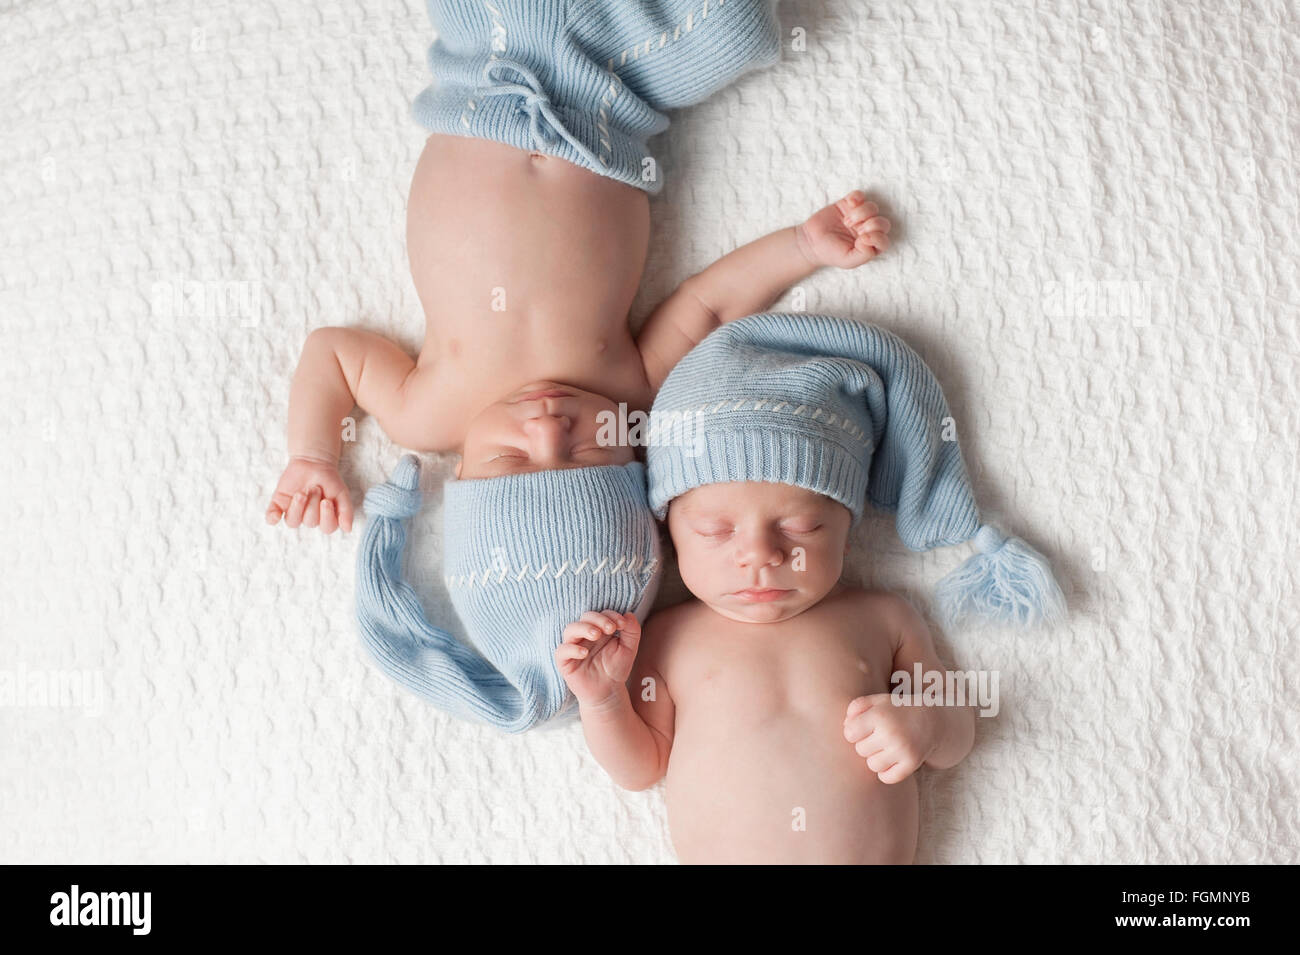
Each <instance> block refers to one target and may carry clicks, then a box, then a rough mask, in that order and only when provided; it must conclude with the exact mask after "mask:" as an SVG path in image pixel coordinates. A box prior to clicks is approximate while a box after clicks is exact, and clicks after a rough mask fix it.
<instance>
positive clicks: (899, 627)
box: [822, 587, 923, 640]
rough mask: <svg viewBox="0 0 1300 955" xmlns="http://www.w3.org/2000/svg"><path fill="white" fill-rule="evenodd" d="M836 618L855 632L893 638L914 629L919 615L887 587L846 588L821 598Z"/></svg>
mask: <svg viewBox="0 0 1300 955" xmlns="http://www.w3.org/2000/svg"><path fill="white" fill-rule="evenodd" d="M822 604H823V606H825V608H826V610H827V611H829V612H830V613H832V614H834V615H835V617H836V619H838V620H843V621H845V622H846V623H849V624H851V625H852V628H853V631H854V632H855V633H860V634H863V635H872V634H876V635H879V634H883V635H885V636H887V637H889V638H890V639H891V640H894V639H895V638H896V637H897V636H898V635H899V634H901V633H903V632H905V631H908V630H913V629H915V628H916V627H917V626H918V625H922V626H923V624H921V623H920V621H921V616H920V614H919V613H918V612H917V610H916V608H915V607H913V606H912V604H911V603H910V602H909V601H908V599H907V598H906V597H904V596H903V595H902V594H899V593H895V592H893V591H890V590H876V589H865V588H860V587H846V588H845V589H844V590H842V591H840V592H839V593H836V594H833V595H831V596H830V597H827V598H826V599H825V600H823V601H822Z"/></svg>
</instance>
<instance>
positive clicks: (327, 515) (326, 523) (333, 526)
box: [320, 497, 339, 534]
mask: <svg viewBox="0 0 1300 955" xmlns="http://www.w3.org/2000/svg"><path fill="white" fill-rule="evenodd" d="M320 529H321V531H323V532H324V533H326V534H333V533H334V532H335V531H336V530H338V529H339V521H338V513H337V512H336V511H335V510H334V502H333V501H331V500H330V499H329V498H328V497H327V498H325V500H323V501H321V502H320Z"/></svg>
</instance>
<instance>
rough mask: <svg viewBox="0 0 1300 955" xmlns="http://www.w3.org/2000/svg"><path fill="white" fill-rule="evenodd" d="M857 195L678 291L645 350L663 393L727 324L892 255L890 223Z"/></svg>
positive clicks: (649, 372) (646, 335)
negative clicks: (827, 275) (811, 279)
mask: <svg viewBox="0 0 1300 955" xmlns="http://www.w3.org/2000/svg"><path fill="white" fill-rule="evenodd" d="M878 212H879V210H878V209H877V208H876V204H875V203H873V202H868V201H867V197H866V196H865V195H863V193H862V192H861V191H858V190H854V191H853V192H851V193H849V194H848V195H847V196H845V197H844V198H843V199H841V200H839V202H835V203H832V204H831V205H829V206H826V207H825V208H824V209H821V210H819V211H818V212H815V213H814V214H813V215H811V216H809V217H808V219H807V220H806V221H804V222H802V223H800V224H799V225H796V226H790V227H788V228H785V229H781V230H780V231H778V232H773V233H771V234H770V235H765V236H763V238H761V239H758V240H757V241H754V242H751V243H749V244H748V245H744V246H741V247H740V248H739V249H736V250H735V251H734V252H731V253H729V254H727V255H725V256H723V257H722V258H721V259H719V260H718V261H717V262H714V263H713V264H712V265H710V266H709V267H708V268H707V269H705V270H704V271H703V272H700V273H698V274H697V275H693V276H691V277H690V278H688V279H687V280H686V281H685V282H683V283H682V284H681V285H680V286H678V288H677V290H676V291H675V292H673V294H672V295H670V296H669V297H668V298H667V299H665V300H664V301H663V303H662V304H661V305H660V306H659V307H658V308H657V309H655V311H654V312H653V313H652V314H651V315H650V317H649V318H647V319H646V322H645V325H644V326H642V328H641V333H640V334H639V335H638V336H637V346H638V347H639V348H640V350H641V360H642V363H643V364H644V365H645V370H646V378H647V379H648V380H649V382H650V386H651V387H652V388H653V389H655V390H656V391H657V390H658V389H659V386H660V385H661V384H663V381H664V379H665V378H667V377H668V372H670V371H672V369H673V366H674V365H676V364H677V362H678V361H679V360H681V358H682V357H683V356H684V355H685V354H686V353H687V352H688V351H690V350H691V349H692V348H694V347H695V346H696V345H698V344H699V343H700V342H701V341H702V340H703V339H704V337H705V336H706V335H708V334H709V332H711V331H713V330H714V329H715V328H717V327H718V326H719V325H720V324H722V323H724V322H730V321H734V320H735V319H737V318H744V317H745V316H746V315H753V314H755V313H756V312H761V311H763V310H764V309H766V308H767V307H768V306H769V305H771V304H772V302H774V301H775V300H776V299H777V298H779V297H780V296H781V294H782V293H783V292H784V291H785V290H786V289H788V288H789V287H790V286H792V285H794V284H795V283H796V282H798V281H800V280H801V279H804V278H807V277H808V276H809V275H811V274H812V273H813V272H815V271H817V270H818V269H820V268H823V267H826V266H835V267H837V268H841V269H855V268H857V267H858V266H860V265H864V264H865V263H867V262H869V261H871V260H872V259H873V258H875V257H876V255H877V254H879V253H880V252H883V251H884V250H885V249H887V248H888V247H889V235H888V234H889V220H888V219H886V218H885V217H884V216H881V215H877V213H878Z"/></svg>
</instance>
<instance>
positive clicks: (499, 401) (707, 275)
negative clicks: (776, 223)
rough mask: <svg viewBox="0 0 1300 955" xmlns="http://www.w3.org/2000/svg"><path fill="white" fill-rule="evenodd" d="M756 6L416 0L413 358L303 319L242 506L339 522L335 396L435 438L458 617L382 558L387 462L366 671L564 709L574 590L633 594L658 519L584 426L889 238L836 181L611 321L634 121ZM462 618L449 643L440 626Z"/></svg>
mask: <svg viewBox="0 0 1300 955" xmlns="http://www.w3.org/2000/svg"><path fill="white" fill-rule="evenodd" d="M774 8H775V2H774V0H710V2H707V3H700V2H699V0H493V2H491V3H482V2H469V0H430V3H429V15H430V17H431V19H432V21H433V24H434V26H435V28H436V29H437V33H438V37H437V42H436V43H435V44H434V45H433V48H432V49H431V50H430V55H429V64H430V67H431V70H432V72H433V79H434V82H433V83H432V84H431V85H430V87H429V88H428V89H426V90H424V91H423V92H421V93H420V95H419V96H418V97H417V98H416V101H415V103H414V106H413V114H414V116H415V118H416V119H417V120H418V121H419V122H420V123H421V124H423V125H424V126H425V127H426V128H428V129H429V130H430V131H431V134H432V135H430V137H429V140H428V142H427V144H426V146H425V148H424V151H423V154H422V155H421V157H420V160H419V163H418V165H417V168H416V170H415V174H414V178H413V181H412V184H411V194H410V200H409V203H408V214H407V249H408V253H409V258H410V265H411V275H412V278H413V279H414V283H415V287H416V291H417V292H418V294H419V297H420V301H421V304H422V305H423V308H424V312H425V316H426V330H425V334H424V340H423V343H422V345H421V348H420V350H419V354H418V356H417V357H416V358H412V357H411V355H409V354H408V353H407V351H406V350H405V349H403V348H402V347H400V346H399V345H398V344H396V343H395V342H392V341H390V340H388V339H386V338H383V337H381V336H379V335H375V334H373V333H371V332H368V331H363V330H361V329H356V328H321V329H318V330H316V331H314V332H312V334H311V335H309V336H308V339H307V342H306V344H305V346H304V348H303V354H302V358H301V360H300V362H299V366H298V369H297V372H296V373H295V375H294V380H293V385H292V389H291V393H290V399H289V442H288V443H289V456H290V460H289V463H288V465H287V466H286V468H285V470H284V473H283V475H282V476H281V478H280V480H279V483H278V486H277V487H276V489H275V492H274V494H273V496H272V500H271V504H270V506H269V507H268V509H267V520H268V521H269V522H270V523H273V524H274V523H277V522H279V521H280V520H281V519H283V520H284V521H285V523H286V524H287V525H288V526H289V527H299V526H305V527H319V528H320V529H321V530H323V531H325V532H327V533H328V532H331V531H333V530H336V529H338V528H339V527H342V528H344V529H348V528H350V526H351V523H352V504H351V500H350V498H349V495H348V491H347V487H346V485H345V484H344V483H343V480H342V478H341V477H340V474H339V470H338V462H339V456H340V453H341V450H342V434H341V429H340V422H341V421H342V420H343V419H344V418H345V417H347V416H349V415H351V414H352V413H353V409H354V406H360V407H361V408H362V409H364V410H365V411H367V412H369V413H370V414H372V415H374V416H375V417H376V418H378V420H379V423H380V424H381V426H382V427H383V429H384V431H385V432H386V433H387V434H388V435H389V436H390V437H391V438H392V439H393V440H394V441H395V442H397V443H398V444H401V445H402V446H404V447H406V448H409V449H412V450H415V451H449V452H455V453H457V454H459V455H460V462H459V464H458V465H457V469H456V478H457V479H456V480H454V481H450V482H448V483H447V485H446V488H445V492H444V499H443V559H444V577H445V582H446V586H447V589H448V592H449V595H450V598H451V602H452V605H453V607H454V609H455V611H456V617H457V621H455V622H452V621H441V622H439V623H431V622H430V621H428V620H427V619H426V618H425V614H424V612H423V611H422V609H421V603H420V601H419V600H418V599H417V597H416V594H415V592H414V590H413V589H412V587H411V586H410V585H409V584H408V582H407V581H406V579H405V577H404V572H403V567H402V563H403V558H404V554H405V547H406V525H407V523H408V522H409V520H410V518H411V517H412V516H413V515H414V514H415V513H416V511H417V510H418V509H419V508H420V505H421V500H422V498H421V494H420V490H419V466H418V463H417V461H416V459H415V458H407V459H404V460H403V461H402V463H401V464H400V465H399V466H398V467H397V469H396V470H395V472H394V473H393V474H392V476H391V477H390V480H389V481H388V482H386V483H385V484H383V485H381V486H379V487H376V488H373V489H372V490H371V491H370V493H369V494H368V495H367V497H366V514H367V524H366V527H365V531H364V534H363V537H362V540H361V542H360V545H359V548H358V555H357V620H358V627H359V629H360V632H361V638H362V641H363V643H364V645H365V646H366V648H367V649H368V650H369V652H370V653H371V655H372V656H373V657H374V659H375V660H376V662H377V663H378V665H379V667H380V668H381V669H382V670H383V671H384V672H385V673H386V674H387V675H388V676H390V677H391V678H393V679H394V680H396V681H397V682H398V683H400V684H402V685H403V686H405V687H407V688H408V689H411V690H413V691H414V692H416V693H418V694H419V695H420V696H422V697H423V698H424V699H426V700H428V701H429V702H431V703H433V704H435V705H437V706H439V707H441V708H442V709H445V710H447V711H449V712H451V713H454V714H455V715H457V716H462V717H465V718H467V719H475V720H480V721H483V722H486V723H488V724H490V725H492V726H495V727H498V728H500V729H502V730H505V731H508V732H519V731H521V730H526V729H528V728H530V727H532V726H536V725H538V724H539V723H543V722H546V721H548V720H550V719H552V718H554V717H555V716H557V715H559V714H560V713H562V712H564V711H565V709H566V708H567V707H569V705H570V704H571V703H572V701H573V698H572V696H571V694H569V692H568V689H567V687H566V686H565V684H564V681H563V680H562V679H561V678H560V676H559V674H558V673H557V672H556V670H555V663H554V660H553V653H554V650H555V648H556V646H557V645H558V644H559V641H560V633H561V631H562V629H563V627H564V624H566V623H567V622H569V621H571V620H573V619H574V618H575V617H576V616H577V615H578V614H580V613H582V612H584V611H586V610H590V609H591V608H592V607H601V608H611V609H614V610H617V611H620V612H623V613H629V614H638V613H640V614H644V613H645V612H646V610H647V609H648V607H649V602H650V601H651V600H652V599H653V596H654V589H655V584H656V582H657V580H658V574H659V561H658V550H657V546H658V536H657V529H656V526H655V523H654V519H653V517H652V516H651V515H650V513H649V509H648V504H647V500H646V488H645V477H644V471H643V467H642V465H641V464H640V463H639V462H637V461H636V460H635V459H634V448H633V446H632V443H631V441H629V440H623V441H612V442H611V441H608V440H605V438H604V435H603V424H604V422H606V421H607V420H608V419H609V418H610V417H614V418H630V417H631V416H632V415H633V414H634V413H636V412H641V413H644V412H645V411H646V410H648V409H649V407H650V402H651V401H652V399H653V397H654V395H655V392H656V391H657V389H658V387H659V385H660V383H661V382H662V381H663V379H664V377H665V376H666V375H667V374H668V371H669V370H670V369H671V368H672V367H673V365H674V364H675V363H676V362H677V360H678V359H679V358H680V357H681V356H682V355H684V354H685V353H686V352H687V351H688V350H689V349H690V348H691V347H692V346H693V345H695V344H696V343H697V342H699V341H700V340H701V339H702V338H704V336H705V335H706V334H707V333H708V332H709V331H711V330H712V329H713V328H714V327H717V326H718V325H719V324H720V323H723V322H726V321H728V320H731V319H734V318H738V317H741V316H744V315H747V314H750V313H752V312H754V311H757V310H759V309H761V308H766V307H767V306H768V305H770V304H771V302H772V300H773V299H774V298H775V297H776V296H777V295H779V294H780V293H781V292H782V291H783V290H784V289H785V288H786V287H788V286H789V285H790V284H792V283H793V282H795V281H798V280H799V279H801V278H803V277H804V276H806V275H808V274H809V273H810V272H812V271H814V270H815V269H816V268H818V267H821V266H838V267H842V268H854V267H857V266H859V265H862V264H863V263H865V262H867V261H868V260H870V259H871V258H872V257H873V256H874V255H876V254H877V253H878V252H879V251H881V250H883V249H884V248H885V247H886V245H887V238H886V232H887V231H888V222H887V221H886V220H885V219H884V218H883V217H880V216H878V215H877V211H878V210H877V209H876V207H875V206H874V205H872V204H871V203H869V202H867V201H866V198H865V197H864V196H863V195H862V194H861V193H856V192H855V193H852V194H850V195H849V196H846V197H845V198H844V199H842V200H840V201H839V202H838V203H835V204H833V205H830V206H827V207H826V208H825V209H823V210H822V211H821V212H819V213H817V214H815V215H814V216H812V217H811V218H810V219H809V220H808V221H807V222H805V223H803V224H802V225H800V226H797V227H791V228H788V229H783V230H781V231H779V232H777V233H774V234H772V235H770V236H767V237H765V238H763V239H760V240H758V241H757V242H754V243H751V244H750V245H748V246H746V247H744V248H741V249H738V250H736V251H735V252H733V253H731V254H730V255H728V256H726V257H725V258H723V259H722V260H720V261H719V262H717V263H715V264H714V265H713V266H711V267H710V268H708V269H706V270H705V271H704V272H702V273H700V274H699V275H696V276H694V277H692V278H690V279H688V280H687V281H686V282H685V283H683V284H682V286H681V287H680V288H678V289H677V290H676V291H675V292H674V293H673V294H672V295H671V296H669V298H668V299H667V300H665V301H664V302H663V303H662V304H661V305H660V306H659V308H657V309H656V310H655V311H654V312H653V313H652V314H651V315H650V316H649V317H648V318H647V320H646V321H645V323H644V325H643V326H642V328H641V330H640V332H639V334H638V335H637V336H635V337H633V335H632V333H631V331H630V329H629V325H628V313H629V310H630V308H631V306H632V301H633V297H634V295H635V294H636V291H637V287H638V285H639V283H640V279H641V273H642V269H643V266H644V263H645V257H646V251H647V246H648V233H649V209H648V198H647V197H648V196H649V195H651V194H654V193H657V192H658V191H659V190H660V188H661V187H662V181H663V178H662V175H661V172H660V168H659V164H658V160H657V158H656V157H655V156H654V155H653V153H652V151H651V150H650V149H649V147H648V145H647V142H648V140H650V139H651V138H652V137H654V136H655V135H657V134H658V133H661V132H663V131H664V130H665V129H666V128H667V126H668V120H667V118H666V116H665V115H664V112H663V111H665V110H673V109H678V108H681V107H684V106H689V105H691V104H693V103H697V102H700V101H702V100H703V99H705V98H707V97H708V96H710V95H711V94H712V93H714V92H716V91H717V90H719V89H721V88H722V87H724V86H726V85H727V84H729V83H731V82H733V81H734V80H735V79H737V78H738V77H739V76H741V75H743V74H744V73H746V72H748V71H750V70H753V69H757V68H760V67H763V66H765V65H769V64H771V63H773V62H775V61H776V60H777V59H779V56H780V47H781V37H780V30H779V25H778V22H777V19H776V16H775V12H774ZM453 623H455V624H459V627H460V629H461V630H462V631H463V633H464V636H465V637H467V638H468V644H466V643H462V642H460V641H458V640H457V639H456V637H455V635H454V634H453V631H454V630H456V629H457V627H456V626H454V625H453Z"/></svg>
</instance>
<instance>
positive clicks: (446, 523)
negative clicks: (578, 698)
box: [357, 455, 661, 733]
mask: <svg viewBox="0 0 1300 955" xmlns="http://www.w3.org/2000/svg"><path fill="white" fill-rule="evenodd" d="M421 503H422V498H421V494H420V466H419V461H418V459H417V458H415V457H414V456H412V455H407V456H406V457H404V458H402V460H401V462H400V463H399V464H398V465H397V467H396V468H395V469H394V471H393V473H392V476H391V477H390V478H389V480H388V481H387V482H386V483H384V484H380V485H378V486H376V487H372V488H371V489H370V491H369V493H367V494H366V500H365V508H366V525H365V529H364V530H363V532H362V535H361V543H360V545H359V547H358V548H357V623H358V626H359V628H360V631H361V641H362V643H363V644H364V646H365V647H366V649H367V650H368V651H369V653H370V655H371V656H372V657H373V658H374V660H375V663H376V664H377V665H378V667H379V669H380V670H382V671H383V672H384V673H385V674H386V675H387V676H389V677H390V678H391V679H393V680H394V681H396V682H397V683H398V684H400V685H402V686H404V687H406V688H407V689H408V690H410V691H412V692H414V693H416V694H417V695H418V696H420V697H421V698H423V699H424V700H426V701H427V702H429V703H432V704H434V705H435V706H437V707H439V708H440V709H443V710H445V711H447V712H448V713H451V714H453V715H455V716H459V717H461V718H464V719H468V720H475V721H478V722H482V723H487V724H489V725H491V726H495V727H497V728H498V729H500V730H503V731H505V732H508V733H518V732H522V731H524V730H527V729H530V728H532V727H534V726H537V725H539V724H541V723H545V722H547V721H549V720H552V719H554V718H556V717H559V716H561V715H565V716H572V715H573V714H574V712H575V708H574V707H573V702H574V700H573V694H571V693H570V692H569V689H568V687H567V686H566V685H565V683H564V679H563V678H562V677H561V676H560V673H559V671H558V670H557V669H556V666H555V659H554V654H555V649H556V647H558V646H559V644H560V639H561V634H562V632H563V630H564V627H565V626H566V625H567V624H569V623H572V622H573V621H575V620H578V619H579V618H580V617H581V616H582V614H583V613H585V612H587V611H588V610H616V611H618V612H620V613H633V614H636V615H637V616H638V617H643V616H644V615H645V614H646V613H647V612H648V610H649V607H650V604H651V603H652V602H653V600H654V594H655V590H656V588H657V586H658V582H659V579H660V576H661V571H660V558H659V537H658V531H657V528H656V526H655V522H654V518H653V517H652V516H651V514H650V509H649V506H648V504H647V502H646V485H645V473H644V469H643V467H642V465H641V464H639V463H637V462H633V463H631V464H627V465H619V466H616V465H610V466H604V467H580V468H566V469H562V470H555V471H538V472H533V473H526V474H511V475H506V476H504V477H494V478H484V479H481V480H465V481H448V482H447V484H446V485H445V486H444V490H443V572H444V583H445V584H446V586H447V590H448V592H449V594H450V596H451V603H452V606H453V608H454V609H455V611H456V617H457V622H458V623H459V629H461V630H463V631H464V633H465V635H466V637H467V638H468V641H469V643H468V644H466V643H462V642H461V641H459V640H457V639H456V637H455V636H453V635H452V633H451V632H450V630H449V629H448V628H446V627H444V626H438V625H435V624H433V623H430V621H429V619H428V618H427V616H426V615H425V612H424V607H423V605H422V604H421V601H420V599H419V597H418V596H417V595H416V592H415V590H414V589H413V588H412V586H411V584H410V583H408V581H407V579H406V576H405V573H404V571H403V566H402V565H403V560H404V558H405V554H406V544H407V525H408V524H409V522H410V520H411V518H412V517H414V516H415V514H416V513H418V512H419V510H420V506H421ZM445 623H448V624H449V623H450V621H445Z"/></svg>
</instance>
